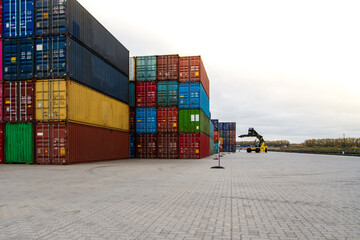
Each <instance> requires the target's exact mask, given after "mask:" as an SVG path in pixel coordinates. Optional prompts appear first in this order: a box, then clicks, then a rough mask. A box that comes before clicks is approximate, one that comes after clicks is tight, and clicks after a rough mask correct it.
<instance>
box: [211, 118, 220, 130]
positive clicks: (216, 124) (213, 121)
mask: <svg viewBox="0 0 360 240" xmlns="http://www.w3.org/2000/svg"><path fill="white" fill-rule="evenodd" d="M211 122H212V123H213V124H214V131H219V120H218V119H211Z"/></svg>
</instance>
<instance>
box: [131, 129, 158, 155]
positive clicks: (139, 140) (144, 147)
mask: <svg viewBox="0 0 360 240" xmlns="http://www.w3.org/2000/svg"><path fill="white" fill-rule="evenodd" d="M136 157H137V158H156V157H157V134H156V133H138V134H136Z"/></svg>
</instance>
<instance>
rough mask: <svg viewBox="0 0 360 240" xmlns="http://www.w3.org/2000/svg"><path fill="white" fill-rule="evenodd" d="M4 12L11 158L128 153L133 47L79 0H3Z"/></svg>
mask: <svg viewBox="0 0 360 240" xmlns="http://www.w3.org/2000/svg"><path fill="white" fill-rule="evenodd" d="M3 16H4V19H3V30H4V35H3V38H4V40H3V50H4V53H3V57H4V58H3V60H4V63H3V65H4V68H3V70H4V71H3V80H4V85H3V89H4V98H3V99H4V109H5V112H4V118H3V120H4V122H5V131H4V133H5V139H4V141H5V161H6V162H26V163H32V162H35V163H38V164H68V163H75V162H91V161H99V160H111V159H121V158H128V156H129V153H128V149H129V134H128V130H129V106H128V99H129V98H128V74H129V61H128V59H129V52H128V50H127V49H126V48H125V47H124V46H123V45H122V44H121V43H119V42H118V41H117V40H116V38H114V37H113V36H112V35H111V33H109V32H108V31H107V30H106V29H105V28H104V27H103V26H102V25H101V24H100V23H99V22H98V21H97V20H96V19H95V18H94V17H93V16H92V15H91V14H90V13H89V12H88V11H86V9H84V8H83V7H82V6H81V5H80V4H79V3H78V2H77V1H75V0H67V1H60V0H46V1H45V0H32V1H28V0H4V1H3Z"/></svg>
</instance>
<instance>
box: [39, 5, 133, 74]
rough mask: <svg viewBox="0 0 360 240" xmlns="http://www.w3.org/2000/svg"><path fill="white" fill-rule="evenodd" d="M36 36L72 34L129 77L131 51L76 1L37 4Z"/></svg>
mask: <svg viewBox="0 0 360 240" xmlns="http://www.w3.org/2000/svg"><path fill="white" fill-rule="evenodd" d="M35 2H36V10H35V11H36V14H35V16H36V17H35V22H36V35H38V36H40V35H41V36H42V37H43V36H46V35H58V34H70V35H71V36H72V37H74V38H76V39H78V40H80V41H81V42H83V43H84V44H85V45H86V46H87V47H89V48H90V49H92V50H93V51H95V52H96V53H97V54H98V55H99V56H101V57H102V58H104V59H106V60H107V61H108V62H110V63H111V64H112V65H114V66H115V67H116V68H117V69H119V70H120V71H121V72H122V73H123V74H125V76H129V51H128V50H127V49H126V48H125V47H124V46H123V45H122V44H121V43H120V42H119V41H118V40H117V39H116V38H115V37H114V36H113V35H112V34H111V33H110V32H109V31H108V30H107V29H106V28H104V27H103V26H102V25H101V23H100V22H98V21H97V20H96V19H95V18H94V17H93V16H92V15H91V14H90V13H89V12H88V11H87V10H86V9H85V8H84V7H82V6H81V5H80V3H78V2H77V1H75V0H66V1H64V0H46V1H44V0H35Z"/></svg>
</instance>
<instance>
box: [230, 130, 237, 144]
mask: <svg viewBox="0 0 360 240" xmlns="http://www.w3.org/2000/svg"><path fill="white" fill-rule="evenodd" d="M229 138H230V145H235V144H236V130H230V131H229Z"/></svg>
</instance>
